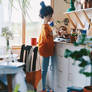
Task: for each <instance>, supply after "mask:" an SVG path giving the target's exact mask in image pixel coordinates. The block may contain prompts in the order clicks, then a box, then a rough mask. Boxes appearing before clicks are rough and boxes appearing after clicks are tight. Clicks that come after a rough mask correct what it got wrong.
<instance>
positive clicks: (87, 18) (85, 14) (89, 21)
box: [83, 10, 92, 25]
mask: <svg viewBox="0 0 92 92" xmlns="http://www.w3.org/2000/svg"><path fill="white" fill-rule="evenodd" d="M83 14H84V16H85V18H86V20H87V21H88V23H89V24H90V25H92V23H91V20H90V19H89V17H88V15H87V13H86V12H85V11H84V10H83Z"/></svg>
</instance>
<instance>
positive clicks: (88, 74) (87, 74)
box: [83, 72, 92, 77]
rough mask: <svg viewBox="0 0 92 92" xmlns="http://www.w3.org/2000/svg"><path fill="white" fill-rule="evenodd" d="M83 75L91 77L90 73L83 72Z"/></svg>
mask: <svg viewBox="0 0 92 92" xmlns="http://www.w3.org/2000/svg"><path fill="white" fill-rule="evenodd" d="M83 74H84V75H85V76H86V77H90V76H92V72H83Z"/></svg>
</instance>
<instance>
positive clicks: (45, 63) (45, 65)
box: [42, 56, 50, 90]
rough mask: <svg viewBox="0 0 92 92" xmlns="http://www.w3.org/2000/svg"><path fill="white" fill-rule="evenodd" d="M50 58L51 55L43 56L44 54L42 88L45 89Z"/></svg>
mask: <svg viewBox="0 0 92 92" xmlns="http://www.w3.org/2000/svg"><path fill="white" fill-rule="evenodd" d="M49 59H50V57H43V56H42V88H43V90H45V89H46V76H47V71H48V66H49Z"/></svg>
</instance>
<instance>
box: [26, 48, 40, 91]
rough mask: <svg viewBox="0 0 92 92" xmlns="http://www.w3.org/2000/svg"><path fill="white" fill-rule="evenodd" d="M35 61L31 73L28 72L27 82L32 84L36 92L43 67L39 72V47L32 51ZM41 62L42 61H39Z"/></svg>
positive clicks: (32, 62)
mask: <svg viewBox="0 0 92 92" xmlns="http://www.w3.org/2000/svg"><path fill="white" fill-rule="evenodd" d="M32 55H33V57H32V58H33V59H32V61H31V65H32V67H31V68H30V71H29V72H26V81H27V83H31V84H32V85H33V87H34V90H35V91H37V86H38V83H39V81H40V80H41V66H40V69H39V70H36V61H37V57H38V47H34V48H33V51H32ZM39 62H40V61H39Z"/></svg>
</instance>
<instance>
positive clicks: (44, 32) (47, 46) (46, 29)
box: [38, 2, 54, 92]
mask: <svg viewBox="0 0 92 92" xmlns="http://www.w3.org/2000/svg"><path fill="white" fill-rule="evenodd" d="M40 5H41V9H40V17H41V18H42V19H43V20H44V23H43V24H42V29H41V34H40V37H39V43H38V50H39V53H40V55H41V56H42V88H43V89H42V92H46V75H47V70H48V66H49V59H50V56H53V54H54V42H53V32H52V29H51V27H50V26H49V24H48V23H49V22H50V21H51V19H52V15H53V9H52V7H51V6H46V5H45V4H44V2H41V4H40Z"/></svg>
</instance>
